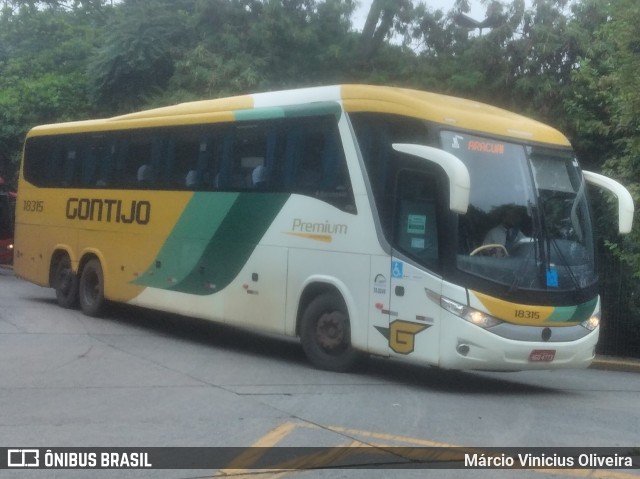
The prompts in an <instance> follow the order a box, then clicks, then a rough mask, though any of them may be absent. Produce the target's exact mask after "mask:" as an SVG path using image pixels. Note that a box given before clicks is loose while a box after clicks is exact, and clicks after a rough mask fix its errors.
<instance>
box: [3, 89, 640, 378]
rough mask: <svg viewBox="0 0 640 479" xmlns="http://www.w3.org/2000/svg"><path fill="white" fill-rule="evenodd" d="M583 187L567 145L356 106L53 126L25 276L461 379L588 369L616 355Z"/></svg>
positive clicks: (445, 113)
mask: <svg viewBox="0 0 640 479" xmlns="http://www.w3.org/2000/svg"><path fill="white" fill-rule="evenodd" d="M585 181H588V182H591V183H594V184H597V185H600V186H602V187H604V188H606V189H608V190H610V191H612V192H614V193H615V195H616V196H617V197H618V199H619V212H620V231H621V232H623V233H624V232H628V231H629V230H630V229H631V221H632V217H633V202H632V200H631V197H630V195H629V193H628V192H627V191H626V190H625V188H624V187H622V186H621V185H619V184H618V183H616V182H614V181H613V180H610V179H608V178H605V177H603V176H601V175H597V174H594V173H588V172H582V171H581V169H580V167H579V166H578V162H577V161H576V158H575V156H574V153H573V151H572V149H571V146H570V143H569V141H568V140H567V139H566V138H565V137H564V136H563V135H562V134H561V133H559V132H558V131H556V130H554V129H553V128H550V127H549V126H546V125H543V124H541V123H538V122H535V121H532V120H530V119H527V118H524V117H522V116H519V115H516V114H513V113H510V112H507V111H504V110H501V109H498V108H494V107H491V106H488V105H484V104H481V103H477V102H473V101H468V100H463V99H459V98H453V97H449V96H444V95H438V94H432V93H427V92H421V91H414V90H408V89H399V88H391V87H377V86H366V85H340V86H328V87H318V88H307V89H299V90H289V91H280V92H270V93H262V94H254V95H246V96H238V97H232V98H225V99H218V100H210V101H198V102H192V103H185V104H180V105H176V106H170V107H165V108H158V109H153V110H148V111H142V112H138V113H133V114H128V115H123V116H118V117H114V118H109V119H102V120H92V121H80V122H72V123H63V124H56V125H46V126H39V127H36V128H34V129H32V130H31V131H30V132H29V134H28V136H27V139H26V143H25V148H24V160H23V163H22V170H21V176H20V185H19V198H18V199H19V201H18V212H17V221H16V223H17V224H16V238H15V240H16V246H15V271H16V272H17V274H18V275H19V276H20V277H22V278H25V279H27V280H29V281H32V282H34V283H36V284H39V285H42V286H48V287H52V288H54V289H55V291H56V296H57V298H58V302H59V304H60V305H62V306H64V307H72V306H74V305H76V304H77V303H78V302H79V304H80V307H81V308H82V310H83V311H84V312H85V313H86V314H89V315H98V314H100V312H101V311H102V308H103V306H104V304H105V302H106V301H114V302H121V303H128V304H132V305H138V306H142V307H146V308H153V309H157V310H161V311H170V312H174V313H179V314H181V315H187V316H192V317H198V318H204V319H208V320H212V321H219V322H222V323H228V324H232V325H236V326H239V327H243V328H246V329H248V330H254V331H263V332H271V333H279V334H282V335H286V336H297V337H300V339H301V343H302V347H303V349H304V351H305V353H306V354H307V356H308V357H309V359H310V361H311V362H312V363H313V364H314V365H316V366H317V367H320V368H325V369H329V370H337V371H342V370H346V369H347V368H349V367H350V366H352V365H353V363H354V362H355V361H356V360H357V359H358V358H359V357H360V356H362V355H363V354H372V355H378V356H386V357H393V358H402V359H407V360H409V361H414V362H417V363H422V364H428V365H435V366H441V367H444V368H452V369H480V370H522V369H534V368H535V369H541V368H563V367H586V366H588V365H589V363H590V362H591V360H592V359H593V357H594V349H595V345H596V342H597V339H598V329H599V320H600V304H599V297H598V292H597V284H598V278H597V274H596V269H595V258H594V244H593V232H592V227H591V220H590V214H589V207H588V203H587V199H586V194H585V193H586V192H585Z"/></svg>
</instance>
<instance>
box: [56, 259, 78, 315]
mask: <svg viewBox="0 0 640 479" xmlns="http://www.w3.org/2000/svg"><path fill="white" fill-rule="evenodd" d="M52 279H53V281H52V283H53V284H52V285H51V286H53V288H54V289H55V290H56V299H57V300H58V304H59V305H60V306H62V307H63V308H74V307H75V306H76V305H77V304H78V276H77V275H76V274H75V273H74V272H73V269H71V260H70V259H69V256H67V255H66V254H64V255H63V256H61V257H60V259H59V260H58V261H57V262H56V264H55V270H54V272H53V278H52Z"/></svg>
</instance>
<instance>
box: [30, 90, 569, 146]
mask: <svg viewBox="0 0 640 479" xmlns="http://www.w3.org/2000/svg"><path fill="white" fill-rule="evenodd" d="M317 102H340V103H341V104H342V105H343V108H344V110H345V111H346V112H377V113H390V114H399V115H405V116H411V117H415V118H421V119H424V120H429V121H432V122H435V123H438V124H441V125H443V127H447V126H448V127H450V128H456V129H457V128H460V129H465V130H474V131H476V132H485V133H489V134H495V135H499V136H503V137H511V138H517V139H519V140H526V141H531V142H536V143H547V144H553V145H560V146H570V143H569V141H568V140H567V138H566V137H565V136H564V135H563V134H562V133H560V132H559V131H558V130H556V129H554V128H552V127H550V126H548V125H545V124H543V123H540V122H538V121H535V120H532V119H530V118H527V117H524V116H522V115H518V114H516V113H513V112H510V111H507V110H503V109H501V108H497V107H494V106H490V105H487V104H484V103H480V102H476V101H472V100H467V99H463V98H457V97H452V96H447V95H442V94H437V93H429V92H425V91H419V90H411V89H406V88H396V87H386V86H372V85H334V86H325V87H312V88H302V89H295V90H282V91H275V92H267V93H257V94H251V95H242V96H234V97H228V98H220V99H216V100H201V101H193V102H188V103H180V104H178V105H173V106H167V107H161V108H154V109H151V110H145V111H140V112H136V113H130V114H126V115H120V116H116V117H113V118H108V119H101V120H87V121H78V122H70V123H59V124H55V125H43V126H39V127H36V128H34V129H32V130H31V132H30V133H29V136H40V135H51V134H60V133H77V132H82V131H106V130H113V129H128V128H145V127H151V126H161V125H175V124H196V123H201V122H215V121H234V120H236V119H237V113H238V112H240V111H244V112H246V111H248V110H253V109H260V108H272V109H274V108H275V109H277V108H278V107H287V106H294V105H307V104H312V103H317ZM274 114H275V113H274ZM262 117H264V116H262Z"/></svg>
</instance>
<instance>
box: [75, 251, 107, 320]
mask: <svg viewBox="0 0 640 479" xmlns="http://www.w3.org/2000/svg"><path fill="white" fill-rule="evenodd" d="M78 297H79V299H80V308H81V309H82V312H83V313H84V314H86V315H87V316H99V315H100V314H101V313H102V311H103V309H104V304H105V299H104V275H103V274H102V266H100V261H98V260H97V259H95V258H93V259H90V260H89V261H87V263H86V264H85V265H84V268H82V273H81V274H80V284H79V291H78Z"/></svg>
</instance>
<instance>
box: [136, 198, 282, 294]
mask: <svg viewBox="0 0 640 479" xmlns="http://www.w3.org/2000/svg"><path fill="white" fill-rule="evenodd" d="M257 195H259V198H256V196H257ZM289 196H290V195H289V194H278V193H227V194H225V193H221V194H216V195H211V194H206V193H196V194H194V198H193V199H192V200H191V202H190V204H189V206H187V209H186V210H185V213H184V214H183V215H182V217H181V218H180V221H179V222H178V224H177V225H176V227H175V228H174V230H173V231H172V233H171V235H170V236H169V238H168V239H167V241H166V243H165V245H164V246H163V248H162V250H161V251H160V254H159V255H158V257H157V258H156V260H155V261H154V264H153V265H152V266H151V267H150V268H149V270H148V271H147V273H146V274H145V275H143V276H142V277H141V278H139V279H138V280H137V281H135V284H139V285H144V286H151V287H155V288H161V289H167V290H172V291H179V292H183V293H189V294H198V295H207V294H213V293H215V292H217V291H220V290H222V289H224V288H225V287H226V286H228V285H229V283H231V281H233V280H234V278H235V277H236V276H237V275H238V273H239V272H240V270H241V269H242V267H243V266H244V265H245V263H246V262H247V260H248V259H249V257H250V256H251V254H252V253H253V250H254V249H255V247H256V245H257V244H258V243H259V241H260V240H261V238H262V237H263V236H264V234H265V233H266V231H267V229H268V228H269V226H270V225H271V223H272V222H273V220H274V219H275V217H276V216H277V215H278V213H279V212H280V210H281V209H282V207H283V206H284V204H285V203H286V202H287V200H288V198H289ZM183 261H184V263H183Z"/></svg>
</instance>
